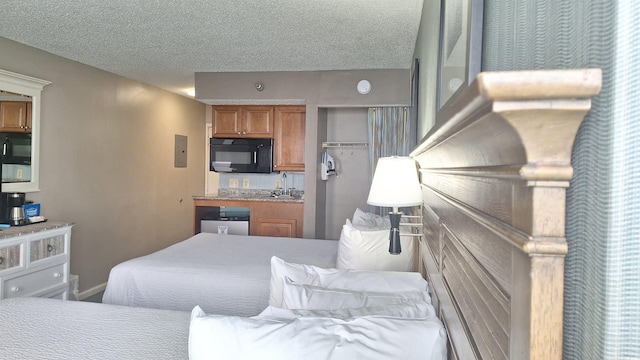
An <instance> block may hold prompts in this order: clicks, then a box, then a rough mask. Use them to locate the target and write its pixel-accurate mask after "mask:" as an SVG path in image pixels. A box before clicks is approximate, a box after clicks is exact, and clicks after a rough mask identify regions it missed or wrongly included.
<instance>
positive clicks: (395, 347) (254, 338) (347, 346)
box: [189, 306, 446, 360]
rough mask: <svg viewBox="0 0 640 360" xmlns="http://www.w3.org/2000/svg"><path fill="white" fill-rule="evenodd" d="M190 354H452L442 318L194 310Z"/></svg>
mask: <svg viewBox="0 0 640 360" xmlns="http://www.w3.org/2000/svg"><path fill="white" fill-rule="evenodd" d="M189 359H191V360H201V359H207V360H209V359H221V360H226V359H234V360H235V359H261V360H270V359H274V360H276V359H277V360H282V359H305V360H316V359H318V360H320V359H323V360H324V359H345V360H347V359H349V360H350V359H372V360H377V359H380V360H382V359H384V360H386V359H405V360H411V359H421V360H422V359H429V360H444V359H446V332H445V330H444V328H443V326H442V323H441V322H440V321H438V320H437V319H408V318H394V317H382V316H364V317H358V318H353V319H346V320H343V319H331V318H296V319H293V320H267V319H256V318H243V317H236V316H222V315H210V316H207V315H206V314H205V313H204V312H203V311H202V310H201V309H200V308H199V307H197V306H196V307H195V308H194V309H193V311H192V313H191V324H190V328H189Z"/></svg>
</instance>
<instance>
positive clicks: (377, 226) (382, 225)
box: [347, 208, 391, 230]
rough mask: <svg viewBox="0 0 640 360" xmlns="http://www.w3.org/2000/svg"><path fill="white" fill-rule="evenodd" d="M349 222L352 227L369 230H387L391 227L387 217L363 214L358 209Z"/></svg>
mask: <svg viewBox="0 0 640 360" xmlns="http://www.w3.org/2000/svg"><path fill="white" fill-rule="evenodd" d="M347 220H348V219H347ZM351 221H352V222H353V225H355V226H361V227H364V228H368V229H369V230H383V229H387V230H388V229H389V228H390V227H391V220H389V217H388V216H387V217H385V216H380V215H377V214H373V213H368V212H364V211H362V210H360V209H358V208H356V211H355V212H354V213H353V218H352V219H351Z"/></svg>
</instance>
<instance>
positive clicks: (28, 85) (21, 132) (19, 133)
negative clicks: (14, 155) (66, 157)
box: [0, 69, 51, 192]
mask: <svg viewBox="0 0 640 360" xmlns="http://www.w3.org/2000/svg"><path fill="white" fill-rule="evenodd" d="M49 84H51V82H49V81H46V80H41V79H37V78H34V77H30V76H26V75H22V74H18V73H14V72H11V71H6V70H2V69H0V101H2V102H6V104H5V105H7V106H6V108H3V109H2V112H1V113H0V115H2V116H4V115H7V117H8V116H9V115H11V116H14V115H15V116H18V117H23V118H24V121H25V123H26V124H25V125H19V126H18V128H15V127H14V128H12V129H8V130H7V129H5V128H4V127H5V121H4V118H0V133H5V132H6V133H7V134H15V136H16V138H23V139H24V138H27V137H28V134H29V133H30V134H31V145H30V147H31V149H30V150H31V154H30V155H31V159H30V160H31V161H30V162H31V164H29V165H25V164H3V165H2V174H3V176H2V191H3V192H34V191H40V184H39V179H38V174H39V153H40V96H41V93H42V89H43V88H44V87H45V86H47V85H49ZM23 105H24V107H23ZM23 111H24V112H23ZM16 114H17V115H16ZM29 120H30V123H29ZM4 139H5V137H3V139H2V141H3V142H2V144H4ZM15 144H16V145H14V146H16V149H17V152H19V150H20V149H19V148H18V147H22V148H23V149H24V146H23V145H19V142H18V143H15Z"/></svg>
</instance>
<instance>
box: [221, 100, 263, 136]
mask: <svg viewBox="0 0 640 360" xmlns="http://www.w3.org/2000/svg"><path fill="white" fill-rule="evenodd" d="M273 112H274V110H273V106H214V107H213V118H212V134H211V136H212V137H217V138H273V123H274V121H273Z"/></svg>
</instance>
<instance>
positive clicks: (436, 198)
mask: <svg viewBox="0 0 640 360" xmlns="http://www.w3.org/2000/svg"><path fill="white" fill-rule="evenodd" d="M600 84H601V71H600V70H599V69H579V70H549V71H521V72H520V71H519V72H488V73H481V74H480V75H479V76H478V77H477V79H476V81H475V82H474V83H473V84H472V85H471V86H470V87H469V88H468V89H467V90H466V92H465V93H464V94H463V95H462V96H460V97H458V100H457V101H456V102H455V104H454V105H452V106H448V107H446V108H443V109H442V110H441V111H440V112H439V114H438V121H437V124H436V126H435V127H434V128H433V129H432V130H431V131H430V132H429V133H428V134H427V135H426V136H425V138H424V139H423V141H422V142H421V143H420V144H419V145H418V147H417V148H416V150H414V151H413V152H412V153H411V157H413V158H414V159H415V160H416V161H417V162H418V164H419V166H420V174H421V183H422V189H423V199H424V206H423V232H424V236H423V241H422V242H421V244H420V257H421V271H422V272H423V273H424V275H425V277H426V278H427V279H428V280H429V282H430V285H431V292H432V297H433V301H434V305H435V307H436V309H437V311H438V315H439V316H440V318H441V319H442V321H443V322H444V324H445V326H446V328H447V333H448V336H449V345H450V349H449V354H450V358H452V359H464V360H467V359H476V358H477V359H540V360H543V359H544V360H549V359H561V358H562V317H563V287H564V257H565V255H566V254H567V243H566V239H565V192H566V189H567V187H568V186H569V181H570V180H571V178H572V176H573V168H572V167H571V149H572V146H573V141H574V138H575V135H576V133H577V131H578V127H579V126H580V123H581V122H582V120H583V118H584V116H585V114H586V113H587V111H589V109H590V107H591V97H593V96H595V95H596V94H597V93H598V92H599V91H600V86H601V85H600Z"/></svg>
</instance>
